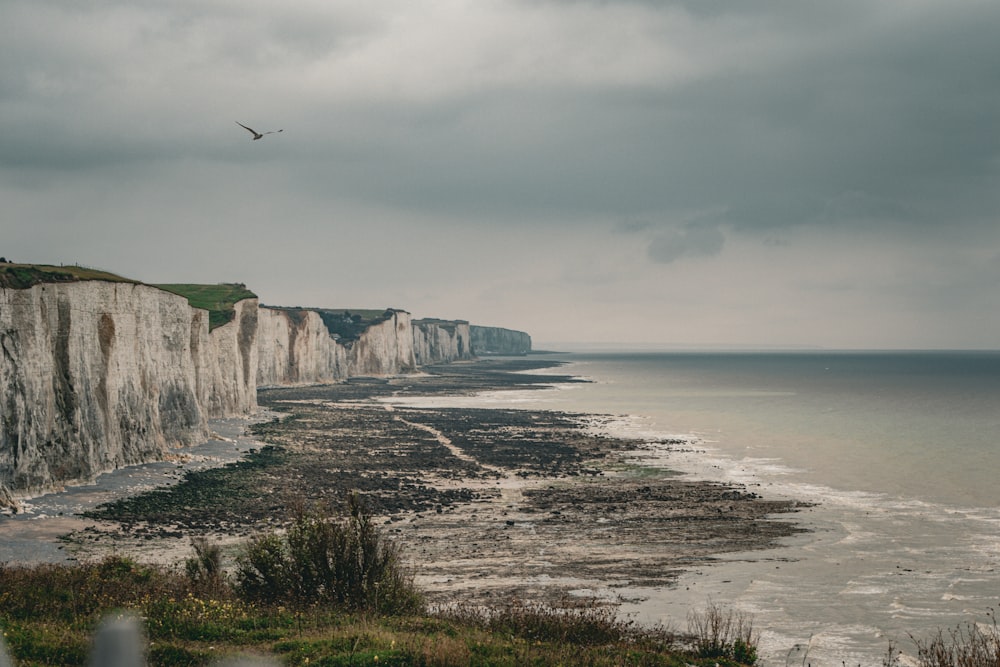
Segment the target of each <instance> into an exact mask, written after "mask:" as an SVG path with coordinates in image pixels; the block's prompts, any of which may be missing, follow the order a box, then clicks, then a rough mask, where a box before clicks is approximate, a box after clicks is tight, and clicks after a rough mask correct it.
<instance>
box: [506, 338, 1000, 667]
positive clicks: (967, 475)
mask: <svg viewBox="0 0 1000 667" xmlns="http://www.w3.org/2000/svg"><path fill="white" fill-rule="evenodd" d="M553 358H555V359H561V360H563V361H568V362H569V365H568V366H566V367H565V368H564V370H566V371H568V372H569V373H571V374H573V375H579V376H583V377H586V378H589V379H591V380H593V382H592V383H590V384H576V385H564V386H562V387H558V388H553V389H552V390H551V391H545V392H539V393H536V394H535V395H532V394H531V393H530V392H518V393H517V394H516V395H511V396H509V397H508V399H507V400H508V401H511V402H514V403H517V404H520V405H522V406H524V407H541V408H547V409H556V410H569V411H585V412H598V413H609V414H614V415H618V418H617V419H616V420H614V422H613V424H612V425H611V426H610V427H608V428H609V430H610V431H612V432H613V433H614V434H616V435H621V436H625V437H635V438H648V439H650V440H655V439H657V438H660V437H662V436H665V435H671V436H684V437H689V438H691V439H692V440H693V441H694V442H695V443H696V446H695V447H693V448H691V449H692V451H688V452H681V453H678V452H673V451H670V450H669V449H668V448H664V449H662V450H661V451H653V452H649V453H648V454H646V455H645V456H644V458H645V462H646V463H649V464H653V465H662V466H665V467H668V468H674V469H680V470H683V471H685V472H689V473H691V474H692V475H694V476H696V477H699V478H703V479H704V478H708V479H718V480H727V481H735V482H739V483H742V484H746V485H747V486H748V488H749V490H753V491H756V492H758V493H760V494H762V495H764V496H767V497H792V498H798V499H800V500H804V501H809V502H813V503H816V506H815V507H813V508H810V509H808V510H805V511H802V512H800V513H798V514H796V515H794V516H793V517H791V520H794V521H796V522H798V523H800V524H802V525H803V526H805V527H807V528H809V529H811V532H810V533H808V534H805V535H801V536H796V537H794V538H791V539H789V540H787V541H786V542H785V543H784V544H783V545H782V546H781V547H780V548H777V549H773V550H768V551H764V552H756V553H749V554H735V555H731V556H727V557H725V558H724V559H723V561H722V562H720V563H717V564H714V565H711V566H708V567H704V568H701V569H699V570H697V571H692V572H690V573H689V574H686V575H684V576H683V577H682V579H681V580H680V583H679V586H677V587H676V588H673V589H665V590H644V591H640V592H641V593H642V597H644V598H645V599H644V600H642V601H641V602H637V603H634V604H629V605H627V606H626V607H625V608H624V609H625V611H626V612H627V613H631V614H633V615H635V616H636V617H637V618H638V619H640V620H642V621H644V622H663V623H667V624H669V625H672V626H673V627H677V628H684V627H686V619H687V615H688V613H689V611H691V610H698V609H702V608H704V607H705V605H706V604H708V602H709V601H713V602H715V603H724V604H727V605H731V606H733V607H736V608H737V609H741V610H744V611H747V612H751V613H752V614H753V615H754V619H755V624H756V626H757V628H758V629H759V630H761V631H762V637H761V648H762V659H763V663H764V664H768V665H785V664H794V665H799V664H802V665H805V664H811V665H813V666H818V665H843V664H846V665H857V664H861V665H878V664H881V660H882V658H883V657H884V655H885V652H886V650H887V648H888V645H889V641H890V640H892V641H894V642H895V643H897V644H898V645H899V646H900V647H901V648H902V649H903V650H904V651H905V652H908V653H911V654H912V653H913V652H914V647H913V644H912V642H911V641H910V636H911V635H912V636H915V637H918V638H924V637H929V636H930V635H931V634H932V633H933V632H935V631H937V630H938V629H944V630H948V629H951V628H954V627H957V626H958V625H960V624H964V623H967V622H988V621H989V618H988V616H987V614H988V612H990V610H991V609H992V608H994V607H996V605H997V604H998V601H1000V484H998V480H997V477H998V472H1000V353H992V352H990V353H987V352H982V353H979V352H894V353H885V352H865V353H861V352H789V353H737V352H733V353H695V352H683V353H668V354H661V353H643V354H624V353H622V354H567V355H559V356H554V357H553ZM491 400H502V399H501V397H499V396H493V397H491Z"/></svg>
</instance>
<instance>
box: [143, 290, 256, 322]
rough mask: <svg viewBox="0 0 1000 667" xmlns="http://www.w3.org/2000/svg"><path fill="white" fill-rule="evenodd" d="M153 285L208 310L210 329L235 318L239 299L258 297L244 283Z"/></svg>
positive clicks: (194, 305) (195, 306)
mask: <svg viewBox="0 0 1000 667" xmlns="http://www.w3.org/2000/svg"><path fill="white" fill-rule="evenodd" d="M153 287H158V288H160V289H162V290H164V291H167V292H171V293H172V294H177V295H179V296H182V297H184V298H186V299H187V300H188V303H190V304H191V305H192V306H193V307H194V308H202V309H204V310H207V311H208V328H209V330H210V331H211V330H212V329H214V328H216V327H220V326H222V325H223V324H226V323H228V322H231V321H232V320H233V314H234V312H235V311H234V310H233V306H234V305H235V304H236V302H237V301H242V300H243V299H256V298H257V295H256V294H254V293H253V292H251V291H250V290H248V289H247V286H246V285H244V284H243V283H219V284H218V285H194V284H185V283H171V284H167V285H153Z"/></svg>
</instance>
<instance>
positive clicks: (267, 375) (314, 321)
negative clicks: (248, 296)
mask: <svg viewBox="0 0 1000 667" xmlns="http://www.w3.org/2000/svg"><path fill="white" fill-rule="evenodd" d="M258 320H259V327H258V353H259V356H258V364H257V384H258V385H260V386H267V385H281V384H314V383H321V382H336V381H338V380H343V379H344V378H346V377H347V373H348V367H349V362H348V358H347V356H348V355H347V348H346V347H344V346H343V345H340V344H339V343H338V341H337V339H336V338H333V337H332V336H331V334H330V331H329V329H327V327H326V325H325V324H324V323H323V320H322V319H321V318H320V315H319V313H318V312H316V311H315V310H309V309H302V308H272V307H267V306H264V307H261V309H260V311H259V314H258Z"/></svg>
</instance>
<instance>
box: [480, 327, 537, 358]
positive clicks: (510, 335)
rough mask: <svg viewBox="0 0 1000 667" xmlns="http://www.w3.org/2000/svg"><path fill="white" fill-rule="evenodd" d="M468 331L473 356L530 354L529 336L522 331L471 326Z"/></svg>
mask: <svg viewBox="0 0 1000 667" xmlns="http://www.w3.org/2000/svg"><path fill="white" fill-rule="evenodd" d="M470 331H471V334H472V352H473V354H476V355H489V354H527V353H528V352H531V336H529V335H528V334H526V333H525V332H523V331H514V330H513V329H504V328H501V327H481V326H476V325H472V326H471V327H470Z"/></svg>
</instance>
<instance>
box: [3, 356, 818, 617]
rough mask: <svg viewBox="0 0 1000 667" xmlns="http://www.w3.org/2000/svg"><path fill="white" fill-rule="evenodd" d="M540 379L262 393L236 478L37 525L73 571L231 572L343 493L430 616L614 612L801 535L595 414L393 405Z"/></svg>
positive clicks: (462, 378)
mask: <svg viewBox="0 0 1000 667" xmlns="http://www.w3.org/2000/svg"><path fill="white" fill-rule="evenodd" d="M540 365H543V364H541V363H540V362H535V361H533V360H532V359H531V358H530V357H529V358H525V359H488V360H483V361H480V362H476V363H462V364H451V365H446V366H440V367H434V368H430V369H427V371H428V372H427V373H425V374H421V375H416V376H401V377H397V378H391V379H375V378H368V379H366V378H357V379H353V380H352V381H350V382H347V383H343V384H339V385H329V386H313V387H292V388H272V389H262V390H261V391H260V392H259V401H260V403H261V405H262V406H263V407H264V408H266V409H269V410H272V411H274V412H275V413H281V414H283V415H285V416H283V417H281V418H271V419H268V420H266V421H263V422H261V423H258V424H256V425H254V426H252V427H251V432H252V435H253V438H255V439H257V440H258V441H259V442H258V443H253V442H252V441H250V440H246V439H242V440H238V439H236V438H230V439H229V440H225V441H221V442H222V443H223V444H224V445H225V446H227V447H228V448H229V449H228V450H227V451H232V452H233V454H234V455H237V456H242V458H241V459H240V461H239V462H238V463H230V464H229V465H227V466H225V467H222V468H206V469H202V470H200V471H180V470H178V471H176V472H175V473H174V474H175V475H180V474H181V473H182V472H183V476H182V478H181V479H177V480H174V481H175V482H177V483H175V484H173V485H172V486H170V487H169V488H168V489H163V490H158V491H152V492H146V493H141V494H139V495H137V496H136V495H131V496H129V497H128V498H124V499H121V500H118V501H117V502H112V503H111V504H109V505H104V506H102V508H101V509H100V510H99V511H97V512H96V513H95V512H94V511H93V506H92V505H91V508H90V515H89V516H87V517H80V516H73V517H68V516H65V513H64V516H63V517H61V518H60V519H59V520H54V519H48V520H47V522H52V523H48V525H49V526H52V527H53V528H57V529H59V530H65V529H70V530H68V531H66V532H68V533H69V534H68V535H63V536H62V537H61V543H60V545H59V546H62V547H63V548H62V549H61V551H60V553H62V554H68V555H69V557H73V558H96V557H100V556H101V555H104V554H107V553H109V552H117V553H124V554H128V555H131V556H134V557H135V558H137V559H139V560H145V561H154V562H161V563H177V562H180V561H181V560H182V559H183V558H184V557H186V556H188V555H190V553H191V548H190V539H191V537H193V536H208V537H209V538H210V539H213V540H218V541H219V542H220V543H222V544H223V545H224V546H226V547H227V549H226V553H227V554H228V555H229V556H230V557H231V556H232V554H233V553H234V552H235V551H234V550H235V549H236V548H237V546H238V544H240V543H241V542H243V541H245V540H246V539H247V538H248V537H249V536H251V535H253V534H256V533H259V532H261V531H266V530H273V529H275V528H279V527H280V526H282V525H283V524H284V523H285V522H286V521H287V520H288V518H289V516H290V510H291V508H294V507H302V506H310V505H316V504H320V505H323V506H330V505H337V504H339V503H341V502H342V501H343V499H344V498H345V496H346V494H347V493H349V492H350V491H352V490H357V491H359V492H360V493H361V494H362V496H363V497H364V499H365V501H366V502H367V504H368V506H369V507H370V509H371V510H372V512H373V513H374V514H376V515H377V516H378V517H379V521H380V522H382V524H383V528H384V530H385V531H386V533H387V534H388V535H389V536H390V537H392V538H393V539H394V540H396V541H398V542H399V543H400V545H401V547H402V552H403V554H404V556H405V557H406V558H408V559H409V560H410V562H411V565H412V568H413V571H414V574H415V577H416V580H417V583H418V584H419V585H420V586H421V587H422V588H424V589H425V590H426V591H427V593H428V597H429V598H430V600H431V601H432V602H440V603H446V602H485V601H490V600H496V599H509V598H510V597H512V596H518V597H521V598H530V599H546V600H555V599H558V598H561V597H564V596H565V595H567V594H575V595H588V596H600V597H605V598H609V599H616V598H622V597H624V598H627V597H628V596H629V591H630V589H633V588H637V587H642V588H657V587H663V586H670V585H671V584H672V583H673V582H674V580H675V578H676V575H677V573H678V572H680V571H682V570H683V569H685V568H690V567H694V566H699V567H700V566H703V565H705V564H708V563H711V561H712V560H713V558H715V557H717V556H719V555H721V554H733V553H738V552H747V551H752V550H755V549H762V548H767V547H770V546H774V545H775V544H777V543H779V541H780V540H781V539H782V538H784V537H787V536H790V535H793V534H795V533H797V532H801V529H800V528H798V527H797V526H796V525H795V523H794V521H791V520H789V518H791V517H792V516H793V515H791V514H790V513H793V512H794V511H796V510H797V509H798V508H799V507H800V505H798V504H797V503H794V502H790V501H772V500H765V499H762V498H760V497H758V496H757V495H756V494H754V493H749V492H747V491H746V490H745V489H743V488H741V487H738V486H731V485H723V484H717V483H711V482H702V481H697V480H692V479H689V478H687V477H683V476H680V475H678V474H675V473H673V472H671V471H668V470H664V469H662V468H649V467H644V466H642V465H641V464H638V463H636V459H635V456H634V455H635V453H636V451H637V450H641V449H642V448H643V447H644V446H651V445H653V444H655V446H656V447H657V448H662V447H663V446H664V445H667V446H671V447H677V448H690V447H691V444H690V443H688V442H684V441H676V442H669V443H664V442H658V443H643V442H637V441H627V440H618V439H612V438H608V437H603V436H600V435H595V429H593V428H592V426H593V425H594V423H595V422H597V423H599V422H600V421H601V419H602V417H601V416H599V415H578V414H567V413H561V412H546V411H526V410H514V409H483V408H446V407H433V408H427V407H420V408H417V407H408V406H407V405H406V404H405V399H406V398H407V397H411V396H412V397H418V396H453V395H463V394H465V395H468V394H474V393H476V392H481V391H492V390H502V389H519V390H524V389H530V388H541V387H546V386H549V385H550V384H552V383H557V382H571V381H579V380H576V379H573V378H569V377H565V376H560V375H558V369H552V370H549V371H547V373H548V374H540V373H538V372H537V368H538V367H539V366H540ZM544 365H549V364H548V363H545V364H544ZM533 369H535V372H533V373H531V374H526V373H514V372H512V371H523V370H533ZM261 443H267V446H264V445H262V444H261ZM155 465H162V464H155ZM175 467H176V465H175ZM119 472H121V471H119ZM57 495H58V494H57ZM109 500H110V499H109ZM39 501H41V502H46V501H44V499H39ZM19 521H22V522H24V521H25V520H24V519H19ZM14 523H16V521H14V520H12V519H11V518H10V517H4V518H0V535H3V536H4V537H8V536H11V535H12V534H13V532H14V531H12V525H13V524H14ZM29 532H30V531H29ZM22 534H24V533H23V532H22ZM229 547H231V548H229ZM49 548H51V545H49V546H46V547H44V549H49ZM39 549H40V550H44V549H43V548H42V547H41V546H40V547H39ZM4 559H5V558H4V557H3V556H2V554H0V560H4ZM6 559H8V560H10V559H9V558H6Z"/></svg>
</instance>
